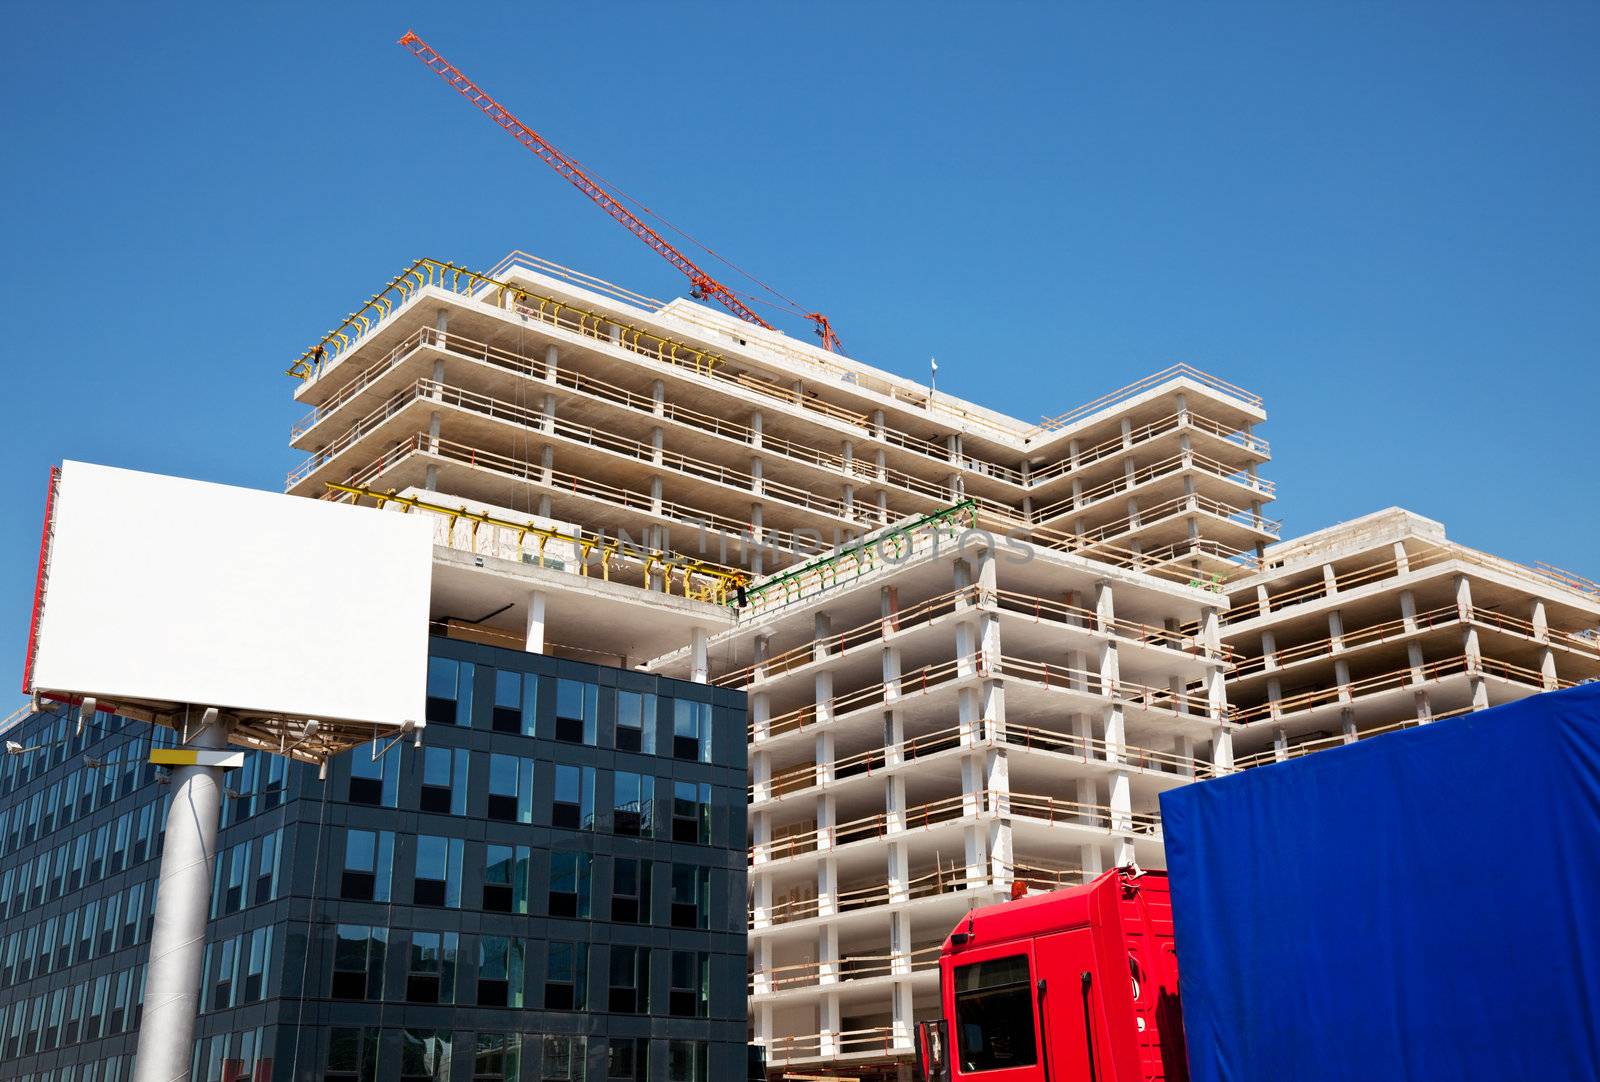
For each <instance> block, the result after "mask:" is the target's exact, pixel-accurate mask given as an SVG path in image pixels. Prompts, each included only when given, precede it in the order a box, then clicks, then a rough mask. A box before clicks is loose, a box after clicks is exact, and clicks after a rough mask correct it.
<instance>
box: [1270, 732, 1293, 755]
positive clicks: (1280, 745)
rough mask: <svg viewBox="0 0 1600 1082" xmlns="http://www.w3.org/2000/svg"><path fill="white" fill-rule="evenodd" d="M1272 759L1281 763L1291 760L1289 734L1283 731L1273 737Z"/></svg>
mask: <svg viewBox="0 0 1600 1082" xmlns="http://www.w3.org/2000/svg"><path fill="white" fill-rule="evenodd" d="M1272 758H1273V760H1274V761H1276V762H1280V763H1281V762H1283V761H1285V760H1286V759H1288V758H1289V734H1288V733H1286V732H1284V731H1283V730H1282V729H1279V730H1278V731H1277V732H1275V733H1274V734H1273V735H1272Z"/></svg>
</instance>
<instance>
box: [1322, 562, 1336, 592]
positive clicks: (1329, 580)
mask: <svg viewBox="0 0 1600 1082" xmlns="http://www.w3.org/2000/svg"><path fill="white" fill-rule="evenodd" d="M1322 592H1323V593H1325V594H1327V595H1328V596H1329V597H1332V596H1333V595H1334V594H1336V593H1338V592H1339V576H1338V575H1335V574H1334V572H1333V565H1332V564H1323V565H1322Z"/></svg>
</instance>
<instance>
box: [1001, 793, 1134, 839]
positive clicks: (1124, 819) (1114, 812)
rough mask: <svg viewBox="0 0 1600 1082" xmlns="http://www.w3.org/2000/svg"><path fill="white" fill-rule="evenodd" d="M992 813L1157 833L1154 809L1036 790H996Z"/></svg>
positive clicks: (1117, 829) (1114, 829)
mask: <svg viewBox="0 0 1600 1082" xmlns="http://www.w3.org/2000/svg"><path fill="white" fill-rule="evenodd" d="M995 804H996V809H995V811H996V814H998V815H1010V816H1025V817H1027V818H1029V819H1042V820H1044V821H1045V822H1046V823H1050V824H1052V825H1055V824H1060V825H1063V826H1086V827H1092V828H1094V829H1096V830H1108V831H1118V832H1122V833H1130V834H1145V835H1148V836H1150V837H1160V836H1161V815H1160V813H1158V812H1144V811H1134V810H1132V809H1130V808H1114V807H1112V806H1111V805H1109V804H1085V803H1083V802H1082V801H1078V800H1064V799H1062V798H1060V797H1054V796H1045V795H1041V794H1037V793H1018V792H1011V793H996V794H995Z"/></svg>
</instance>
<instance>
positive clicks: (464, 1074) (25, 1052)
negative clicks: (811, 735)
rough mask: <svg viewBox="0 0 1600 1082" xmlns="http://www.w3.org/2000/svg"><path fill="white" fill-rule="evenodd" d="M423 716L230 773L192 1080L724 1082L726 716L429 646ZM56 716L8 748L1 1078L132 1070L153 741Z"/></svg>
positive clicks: (646, 686)
mask: <svg viewBox="0 0 1600 1082" xmlns="http://www.w3.org/2000/svg"><path fill="white" fill-rule="evenodd" d="M355 678H359V677H355ZM427 717H428V727H427V730H426V733H425V738H424V741H423V745H422V746H421V747H420V748H419V747H414V746H413V745H412V744H411V742H410V740H409V739H406V740H403V741H401V742H399V743H395V744H392V745H385V744H381V743H380V744H375V745H371V746H366V747H362V748H358V749H356V750H354V751H352V752H351V753H349V754H347V755H344V756H341V757H340V758H339V759H337V760H335V761H334V763H333V764H332V765H331V766H330V767H329V769H328V776H327V778H326V779H319V778H318V776H317V772H316V770H315V769H314V768H310V767H306V766H301V765H290V764H289V763H288V762H287V761H286V760H283V759H281V758H277V757H271V756H264V755H259V754H256V753H251V754H250V755H248V756H247V757H246V758H247V762H246V766H245V767H244V768H243V769H241V770H236V771H231V772H230V773H229V775H228V779H227V787H228V790H229V795H228V799H226V800H225V801H224V803H223V811H222V823H223V829H222V831H221V835H220V840H219V844H218V859H217V872H216V877H215V880H214V889H213V894H212V920H211V924H210V930H209V937H208V945H207V952H206V962H205V972H204V976H203V980H202V999H201V1015H200V1020H199V1026H198V1028H197V1037H198V1039H197V1041H196V1048H195V1073H194V1077H195V1079H196V1080H198V1082H267V1080H277V1079H294V1080H323V1079H326V1080H331V1082H379V1080H383V1082H388V1080H392V1079H400V1080H403V1082H422V1080H428V1082H444V1080H452V1082H490V1080H492V1082H510V1080H535V1082H606V1080H616V1082H708V1080H709V1079H710V1078H711V1077H713V1075H715V1076H716V1077H718V1078H721V1079H728V1078H735V1077H743V1074H744V1071H745V1067H746V1046H745V1040H746V1036H745V1016H746V1011H745V991H746V989H745V836H744V821H745V816H744V807H745V784H746V780H745V778H746V775H745V705H744V696H743V695H741V694H739V693H736V692H729V691H725V690H721V689H717V688H712V687H708V686H706V685H703V684H693V683H686V682H682V681H677V680H670V679H666V678H661V677H653V676H647V675H644V674H642V673H638V672H633V671H627V670H622V669H614V668H606V667H602V666H597V665H590V664H585V663H582V662H575V661H569V660H564V659H558V658H553V657H548V656H544V655H538V654H529V653H523V652H520V651H514V650H505V649H499V648H495V647H490V646H483V645H479V644H476V643H471V642H465V641H460V640H453V639H442V638H436V639H434V640H433V645H432V650H431V657H430V659H429V671H428V700H427ZM76 721H77V719H76V715H75V714H73V713H59V712H58V713H55V714H51V713H45V714H39V715H34V716H32V717H30V718H28V719H26V720H25V721H23V722H22V723H21V724H19V725H17V726H16V727H14V728H13V729H12V730H11V731H10V732H7V733H5V734H4V737H5V739H6V740H7V741H9V742H11V744H12V747H10V748H9V749H8V752H7V754H5V755H4V756H3V758H0V913H3V914H4V922H3V924H0V1078H18V1079H25V1080H29V1082H122V1080H124V1079H127V1078H129V1077H131V1068H132V1058H133V1050H134V1047H135V1043H136V1037H135V1031H136V1030H137V1028H138V1026H139V1022H140V1015H141V1008H142V1004H141V1002H140V1000H141V991H142V988H143V978H144V964H145V958H146V952H147V950H148V945H149V938H150V932H151V923H152V914H153V911H154V906H155V896H156V884H157V875H158V869H159V864H160V860H159V857H160V853H161V842H162V827H163V823H164V821H165V805H166V803H167V802H168V799H169V798H168V789H167V786H165V785H164V784H162V779H161V778H160V777H159V774H160V772H159V771H158V770H156V769H155V768H152V767H151V766H150V765H149V763H148V756H149V751H150V747H151V743H152V741H155V742H156V743H157V744H161V743H163V742H164V743H167V744H170V743H172V739H171V738H172V734H171V733H170V732H163V731H159V730H152V729H151V728H150V727H149V726H147V725H145V724H143V723H139V722H131V721H127V722H125V721H123V720H122V719H120V718H112V717H109V716H107V715H104V714H102V715H99V716H98V718H97V719H96V721H95V723H94V724H93V725H90V726H88V727H86V729H85V731H84V732H83V733H82V734H81V735H75V730H76Z"/></svg>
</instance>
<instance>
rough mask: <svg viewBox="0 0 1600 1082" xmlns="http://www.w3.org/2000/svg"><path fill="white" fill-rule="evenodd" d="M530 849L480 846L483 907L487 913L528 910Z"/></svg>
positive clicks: (524, 911) (509, 846) (522, 846)
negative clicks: (482, 850)
mask: <svg viewBox="0 0 1600 1082" xmlns="http://www.w3.org/2000/svg"><path fill="white" fill-rule="evenodd" d="M530 854H531V850H530V849H529V848H528V847H527V846H526V845H516V846H511V845H488V846H485V847H484V862H483V908H484V909H486V910H488V911H489V912H491V913H526V912H527V911H528V863H529V859H530Z"/></svg>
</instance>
